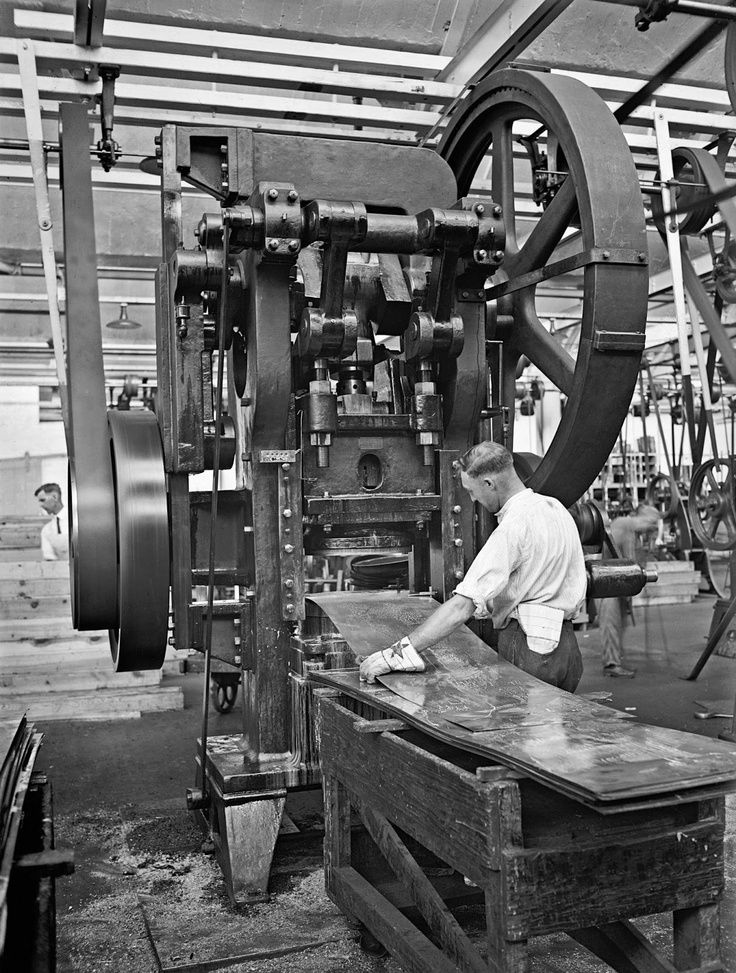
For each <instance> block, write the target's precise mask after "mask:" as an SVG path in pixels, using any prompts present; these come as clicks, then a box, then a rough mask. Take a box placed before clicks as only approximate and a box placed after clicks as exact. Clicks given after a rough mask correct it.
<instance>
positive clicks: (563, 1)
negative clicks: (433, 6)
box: [436, 0, 572, 85]
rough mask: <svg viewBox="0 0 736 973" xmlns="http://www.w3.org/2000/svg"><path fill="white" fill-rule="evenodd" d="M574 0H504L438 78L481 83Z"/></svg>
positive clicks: (469, 83) (463, 83)
mask: <svg viewBox="0 0 736 973" xmlns="http://www.w3.org/2000/svg"><path fill="white" fill-rule="evenodd" d="M571 2H572V0H503V2H502V3H501V4H500V5H499V6H498V7H497V8H496V9H495V10H494V11H493V13H492V14H491V15H490V17H489V18H488V19H487V20H486V21H485V23H483V24H482V26H481V27H480V28H479V29H478V30H477V31H476V32H475V34H473V36H472V37H471V38H470V39H469V40H468V41H466V43H465V44H463V46H462V47H461V48H460V50H459V51H458V52H457V54H456V55H455V57H453V59H452V60H451V61H450V62H449V64H447V65H445V66H444V67H443V68H441V69H440V70H439V71H438V73H437V75H436V80H437V81H448V82H450V83H452V84H459V85H473V84H477V83H478V82H479V81H481V80H482V79H483V78H485V77H486V75H488V74H490V72H491V71H493V70H494V69H495V68H498V67H500V66H501V65H502V64H504V63H506V62H508V61H514V60H516V58H517V57H519V55H520V54H522V53H523V52H524V51H525V50H526V48H527V47H528V46H529V45H530V44H531V42H532V41H533V40H534V39H535V38H536V37H538V36H539V35H540V34H541V33H542V31H543V30H545V29H546V28H547V27H549V25H550V24H551V23H553V21H554V20H556V19H557V17H559V15H560V14H561V13H562V11H563V10H565V9H566V8H567V7H569V5H570V3H571Z"/></svg>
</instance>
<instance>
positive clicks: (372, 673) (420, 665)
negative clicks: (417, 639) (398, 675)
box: [360, 635, 425, 682]
mask: <svg viewBox="0 0 736 973" xmlns="http://www.w3.org/2000/svg"><path fill="white" fill-rule="evenodd" d="M424 669H425V665H424V660H423V659H422V657H421V656H420V655H419V653H418V652H417V650H416V649H415V648H414V646H413V645H412V644H411V641H410V639H409V637H408V636H406V635H405V636H404V638H403V639H401V640H400V641H398V642H394V644H393V645H390V646H389V647H388V648H387V649H381V651H380V652H374V653H373V655H369V656H367V657H366V658H365V659H363V661H362V662H361V664H360V678H361V680H362V681H363V682H375V681H376V676H385V675H386V673H387V672H424Z"/></svg>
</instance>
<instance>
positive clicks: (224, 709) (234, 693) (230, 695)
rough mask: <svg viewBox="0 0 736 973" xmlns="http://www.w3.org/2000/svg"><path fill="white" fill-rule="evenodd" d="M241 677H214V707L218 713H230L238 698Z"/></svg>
mask: <svg viewBox="0 0 736 973" xmlns="http://www.w3.org/2000/svg"><path fill="white" fill-rule="evenodd" d="M239 679H240V677H239V676H224V677H223V676H220V675H219V674H218V675H216V676H215V675H213V677H212V686H211V693H212V705H213V706H214V707H215V709H216V710H217V712H218V713H229V712H230V710H231V709H232V708H233V706H234V705H235V700H236V699H237V698H238V680H239Z"/></svg>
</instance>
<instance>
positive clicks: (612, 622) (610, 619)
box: [596, 503, 659, 679]
mask: <svg viewBox="0 0 736 973" xmlns="http://www.w3.org/2000/svg"><path fill="white" fill-rule="evenodd" d="M658 529H659V511H658V510H656V509H655V508H654V507H650V506H649V504H646V503H642V504H640V506H638V507H637V508H636V510H634V511H633V513H630V514H628V515H627V516H625V517H617V518H616V519H615V520H614V521H612V522H611V525H610V526H609V527H608V533H609V535H610V537H611V540H612V541H613V542H614V544H615V545H616V547H617V548H618V549H619V552H620V554H621V556H622V557H625V558H628V559H629V560H630V561H639V562H640V563H641V562H642V561H643V558H642V557H641V554H640V548H639V545H638V543H637V539H638V536H639V535H640V534H643V535H647V534H651V533H654V532H656V531H657V530H658ZM596 607H597V613H598V627H599V628H600V632H601V655H602V662H603V673H604V675H606V676H613V677H614V678H615V677H618V678H624V679H633V678H634V676H635V675H636V669H631V668H629V667H628V666H627V665H626V664H625V662H624V651H623V637H624V628H625V627H626V619H627V617H629V616H631V599H630V598H601V599H600V601H598V603H597V606H596Z"/></svg>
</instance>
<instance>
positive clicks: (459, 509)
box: [452, 503, 463, 514]
mask: <svg viewBox="0 0 736 973" xmlns="http://www.w3.org/2000/svg"><path fill="white" fill-rule="evenodd" d="M462 510H463V508H462V507H461V506H460V504H459V503H456V504H455V506H454V507H453V508H452V512H453V513H454V514H459V513H462Z"/></svg>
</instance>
